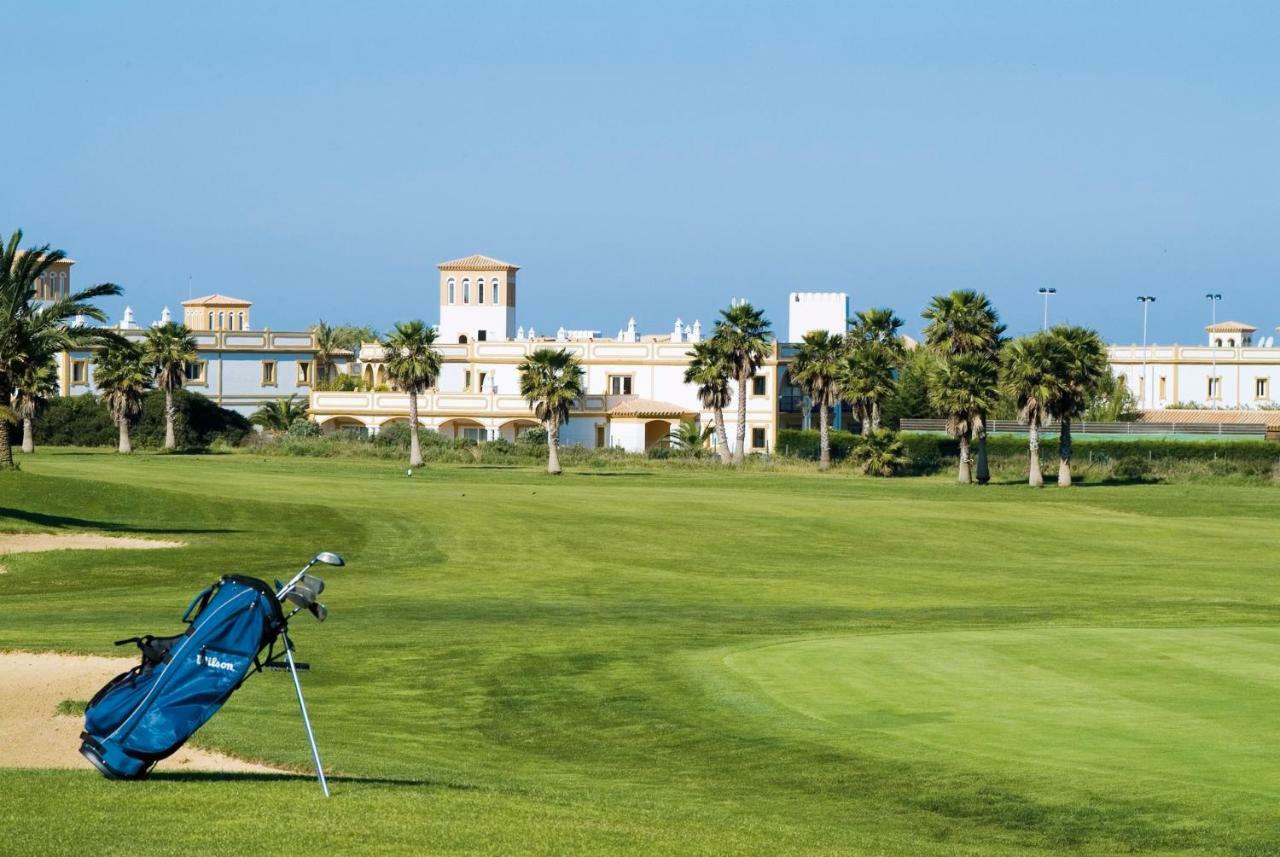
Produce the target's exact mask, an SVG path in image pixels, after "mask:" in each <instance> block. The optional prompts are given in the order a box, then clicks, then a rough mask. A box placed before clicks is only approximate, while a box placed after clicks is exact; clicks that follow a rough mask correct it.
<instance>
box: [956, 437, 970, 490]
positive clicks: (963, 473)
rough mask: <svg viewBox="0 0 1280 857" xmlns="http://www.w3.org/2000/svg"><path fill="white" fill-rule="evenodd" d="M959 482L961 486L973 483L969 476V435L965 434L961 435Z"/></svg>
mask: <svg viewBox="0 0 1280 857" xmlns="http://www.w3.org/2000/svg"><path fill="white" fill-rule="evenodd" d="M958 481H959V482H960V484H961V485H968V484H969V483H970V482H972V481H973V478H972V477H971V476H970V475H969V433H968V432H965V433H964V434H962V435H960V473H959V476H958Z"/></svg>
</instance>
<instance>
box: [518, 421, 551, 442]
mask: <svg viewBox="0 0 1280 857" xmlns="http://www.w3.org/2000/svg"><path fill="white" fill-rule="evenodd" d="M516 440H517V441H519V442H520V443H527V444H529V445H531V446H546V445H547V430H546V428H544V427H543V426H532V427H531V428H527V429H525V430H524V431H522V432H520V434H518V435H517V436H516Z"/></svg>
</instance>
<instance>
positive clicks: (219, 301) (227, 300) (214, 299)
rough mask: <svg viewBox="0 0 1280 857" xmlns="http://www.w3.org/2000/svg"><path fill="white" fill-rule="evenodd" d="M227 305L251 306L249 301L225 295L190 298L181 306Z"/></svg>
mask: <svg viewBox="0 0 1280 857" xmlns="http://www.w3.org/2000/svg"><path fill="white" fill-rule="evenodd" d="M227 304H235V305H236V306H252V304H251V303H250V302H249V301H242V300H240V298H233V297H228V296H227V295H205V296H204V297H202V298H192V299H191V300H189V301H183V302H182V305H183V306H226V305H227Z"/></svg>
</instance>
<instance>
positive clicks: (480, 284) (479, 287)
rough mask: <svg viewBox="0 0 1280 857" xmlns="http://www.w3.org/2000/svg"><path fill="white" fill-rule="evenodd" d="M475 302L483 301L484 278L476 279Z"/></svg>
mask: <svg viewBox="0 0 1280 857" xmlns="http://www.w3.org/2000/svg"><path fill="white" fill-rule="evenodd" d="M476 303H478V304H482V303H484V279H483V278H482V279H478V280H476Z"/></svg>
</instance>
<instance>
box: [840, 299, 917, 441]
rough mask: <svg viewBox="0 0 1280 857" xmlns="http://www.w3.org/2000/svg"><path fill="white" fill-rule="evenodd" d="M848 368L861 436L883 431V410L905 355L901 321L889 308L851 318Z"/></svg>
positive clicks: (865, 311) (870, 311) (872, 310)
mask: <svg viewBox="0 0 1280 857" xmlns="http://www.w3.org/2000/svg"><path fill="white" fill-rule="evenodd" d="M849 324H850V328H849V333H848V334H846V335H845V342H846V344H847V346H848V349H849V359H848V361H847V363H846V366H845V371H844V374H845V380H846V381H847V382H848V389H849V390H850V391H851V392H850V393H849V394H848V398H849V401H850V402H851V403H852V404H853V406H854V408H855V409H856V410H857V411H858V414H859V417H858V418H859V420H860V421H861V423H862V433H863V434H864V435H867V434H870V433H872V432H874V431H879V429H880V410H881V406H882V405H883V403H884V401H885V399H887V398H889V397H890V396H892V395H893V391H894V389H895V387H896V386H897V382H896V373H897V371H898V367H899V366H901V364H902V361H903V358H904V357H905V356H906V348H905V347H904V346H903V343H902V336H901V335H900V334H899V333H898V330H899V329H900V328H901V327H902V319H900V318H898V317H897V316H896V315H894V314H893V310H891V309H888V308H887V307H878V308H874V309H867V310H862V311H861V312H858V313H856V314H855V315H854V317H853V318H851V319H849Z"/></svg>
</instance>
